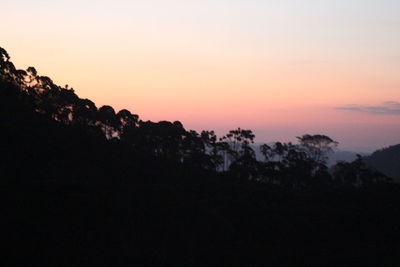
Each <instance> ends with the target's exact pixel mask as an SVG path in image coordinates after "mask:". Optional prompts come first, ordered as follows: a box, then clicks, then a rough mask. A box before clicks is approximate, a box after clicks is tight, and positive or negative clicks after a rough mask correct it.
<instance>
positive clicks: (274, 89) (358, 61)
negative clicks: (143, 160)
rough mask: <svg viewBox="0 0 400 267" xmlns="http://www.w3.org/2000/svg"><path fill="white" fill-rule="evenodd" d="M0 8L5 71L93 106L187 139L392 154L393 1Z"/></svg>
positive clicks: (399, 78)
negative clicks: (10, 66) (206, 135)
mask: <svg viewBox="0 0 400 267" xmlns="http://www.w3.org/2000/svg"><path fill="white" fill-rule="evenodd" d="M300 2H301V4H299V3H300ZM332 2H335V3H332ZM2 7H3V8H4V9H5V10H4V12H2V17H3V18H2V21H5V23H2V24H1V25H0V32H1V36H2V37H1V40H0V41H1V43H0V46H2V47H4V48H5V49H6V50H8V52H9V53H10V55H11V56H12V60H13V62H14V63H15V64H16V66H17V67H19V68H26V67H28V66H31V65H32V66H35V67H36V68H37V69H38V71H39V73H40V74H42V75H47V76H50V77H51V78H53V80H54V81H55V82H56V83H59V84H69V85H71V86H72V87H74V89H75V90H76V92H77V94H78V95H79V96H81V97H86V98H90V99H92V100H93V101H94V102H95V103H96V104H97V105H98V106H100V105H103V104H109V105H112V106H114V107H115V108H117V109H120V108H128V109H130V110H131V111H133V112H135V113H137V114H139V115H140V116H141V118H142V119H146V120H147V119H149V120H154V121H158V120H164V119H165V120H180V121H182V122H183V123H184V125H185V126H186V128H191V129H196V130H201V129H216V130H217V131H218V132H219V133H223V132H224V131H226V130H228V129H232V128H235V127H238V126H240V127H243V128H251V129H254V131H255V134H256V135H257V141H259V142H269V141H275V140H282V141H289V140H294V137H295V136H296V135H300V134H304V133H311V134H312V133H321V134H326V135H329V136H331V137H333V138H334V139H336V140H337V141H339V142H340V143H341V146H340V148H341V149H353V150H360V151H362V150H364V151H370V150H371V149H375V148H379V147H382V146H388V145H391V144H397V143H400V107H399V106H396V104H395V103H394V104H393V103H392V105H389V106H388V104H387V103H386V102H388V101H391V102H400V49H399V47H400V34H399V32H398V29H399V27H400V17H399V16H398V14H399V13H400V4H399V3H398V2H396V1H390V0H384V1H372V0H369V1H362V2H360V1H358V0H350V1H344V0H338V1H325V0H324V1H322V0H321V1H320V2H318V3H315V1H311V0H302V1H289V0H284V1H281V2H279V3H278V1H263V2H261V1H256V0H252V1H239V0H235V1H233V2H232V1H231V2H228V1H225V0H219V1H213V2H211V1H201V3H200V2H199V1H179V0H174V1H171V2H168V4H167V3H166V2H165V1H161V0H151V1H148V2H146V3H144V2H143V1H140V2H136V1H122V0H116V1H112V2H111V1H100V2H96V1H88V2H85V4H81V3H79V2H78V1H45V0H41V1H38V2H37V3H36V2H35V4H34V5H33V4H32V3H30V2H29V1H23V0H13V1H10V0H6V1H5V3H4V4H2ZM349 105H356V106H351V108H349ZM341 107H342V109H340V108H341ZM343 107H344V109H343ZM371 107H372V108H371ZM374 107H375V108H374ZM376 110H379V112H376Z"/></svg>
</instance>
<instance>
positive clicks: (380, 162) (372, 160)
mask: <svg viewBox="0 0 400 267" xmlns="http://www.w3.org/2000/svg"><path fill="white" fill-rule="evenodd" d="M365 161H366V162H367V164H368V165H369V166H371V167H373V168H375V169H376V170H378V171H380V172H382V173H384V174H386V175H387V176H389V177H391V178H393V179H395V181H396V182H400V144H398V145H395V146H390V147H388V148H384V149H381V150H377V151H375V152H374V153H372V154H371V155H370V156H368V157H366V158H365Z"/></svg>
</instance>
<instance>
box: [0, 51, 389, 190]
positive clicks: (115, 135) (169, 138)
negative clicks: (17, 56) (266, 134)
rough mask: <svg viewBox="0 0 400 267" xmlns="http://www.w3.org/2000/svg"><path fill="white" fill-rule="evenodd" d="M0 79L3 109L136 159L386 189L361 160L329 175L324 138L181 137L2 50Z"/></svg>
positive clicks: (243, 177) (179, 128)
mask: <svg viewBox="0 0 400 267" xmlns="http://www.w3.org/2000/svg"><path fill="white" fill-rule="evenodd" d="M0 79H1V80H0V82H1V91H2V92H1V93H2V98H3V102H4V105H3V108H9V109H12V108H13V105H14V108H15V103H17V102H18V103H20V104H21V105H23V107H24V108H26V109H29V110H31V111H33V112H35V113H37V114H40V115H41V116H44V117H46V118H49V119H51V120H53V121H55V122H57V123H59V124H62V125H65V126H67V127H75V128H77V127H78V128H80V129H83V131H85V132H86V133H89V135H91V136H96V138H99V139H102V140H103V141H104V142H105V143H107V144H113V145H115V146H118V147H124V149H127V150H129V153H128V154H129V155H132V157H133V158H142V159H151V160H152V161H158V162H165V164H167V165H168V166H180V168H181V167H183V168H187V169H190V170H192V171H205V172H208V173H213V175H215V176H222V177H229V178H230V179H233V180H237V181H244V182H247V181H253V182H256V183H265V184H273V185H276V186H282V187H285V188H291V189H303V188H307V187H315V186H316V187H321V186H331V187H342V186H352V187H359V186H364V185H369V184H375V183H387V182H390V179H389V178H388V177H386V176H385V175H383V174H381V173H379V172H377V171H374V170H371V169H369V168H367V166H366V164H365V163H364V161H363V159H362V157H361V156H359V157H358V158H357V159H356V160H355V161H354V162H351V163H348V162H338V163H337V164H336V165H335V166H333V167H332V168H331V169H329V168H328V167H327V159H328V156H329V154H330V153H333V151H334V149H335V148H336V147H337V146H338V142H337V141H335V140H333V139H331V138H330V137H328V136H326V135H320V134H316V135H310V134H305V135H303V136H299V137H297V141H298V142H297V143H296V144H294V143H291V142H289V143H281V142H276V143H273V144H263V145H260V146H255V145H254V140H255V135H254V133H253V132H252V131H251V130H249V129H241V128H237V129H234V130H231V131H229V132H228V133H227V134H225V135H223V136H221V137H218V136H217V135H216V133H215V132H214V131H201V132H196V131H193V130H186V129H185V128H184V126H183V125H182V123H181V122H179V121H175V122H169V121H160V122H152V121H143V120H141V119H140V117H139V116H138V115H137V114H134V113H131V112H130V111H129V110H127V109H122V110H120V111H115V110H114V108H113V107H111V106H108V105H105V106H101V107H99V108H98V107H96V105H95V104H94V103H93V102H92V101H91V100H89V99H82V98H80V97H78V95H77V94H76V93H75V91H74V89H73V88H69V86H68V85H65V86H63V87H62V86H58V85H56V84H55V83H54V82H53V81H52V80H51V79H50V78H49V77H46V76H40V75H39V74H38V72H37V71H36V69H35V68H34V67H29V68H28V69H26V70H19V69H17V68H16V67H15V66H14V64H13V63H12V62H11V61H10V56H9V55H8V53H7V51H6V50H5V49H3V48H0ZM6 99H8V100H6ZM11 99H14V100H11ZM13 101H14V102H13ZM6 102H8V103H6ZM12 103H14V104H12ZM256 149H259V153H260V154H261V155H262V158H261V159H260V158H257V156H256V154H257V153H256V151H255V150H256Z"/></svg>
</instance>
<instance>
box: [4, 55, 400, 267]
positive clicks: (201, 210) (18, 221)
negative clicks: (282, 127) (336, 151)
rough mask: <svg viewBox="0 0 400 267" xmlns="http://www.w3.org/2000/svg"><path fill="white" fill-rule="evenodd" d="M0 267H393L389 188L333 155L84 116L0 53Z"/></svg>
mask: <svg viewBox="0 0 400 267" xmlns="http://www.w3.org/2000/svg"><path fill="white" fill-rule="evenodd" d="M0 124H1V126H2V128H1V131H0V149H1V155H2V160H1V161H0V169H1V174H2V175H1V177H0V208H1V209H0V210H1V215H2V217H1V220H0V237H1V238H0V245H1V247H2V257H0V265H1V266H214V265H217V266H268V265H271V266H310V265H315V266H325V265H335V266H344V265H345V266H359V265H369V266H371V265H373V266H392V265H393V266H395V265H396V264H398V263H400V254H399V253H398V252H399V251H400V230H399V227H398V226H399V225H400V209H399V208H398V204H397V203H400V187H399V186H398V185H393V184H391V183H389V181H388V180H387V179H386V177H385V176H384V175H382V174H380V173H378V172H374V171H371V170H370V169H368V168H367V167H366V166H365V164H364V162H363V160H362V158H357V159H356V160H354V161H352V162H341V163H339V164H337V165H335V166H334V171H333V172H332V173H331V172H329V171H328V168H327V166H326V160H327V157H328V155H329V154H330V152H331V151H332V150H333V148H334V147H336V145H337V142H335V141H334V140H332V139H330V138H329V137H327V136H324V135H307V134H306V135H303V136H301V137H298V144H292V143H280V142H277V143H273V144H264V145H261V146H260V147H257V149H259V151H260V152H259V155H258V158H256V152H255V149H256V148H254V147H253V146H252V144H253V142H254V138H255V136H254V134H253V133H252V131H251V130H244V129H240V128H238V129H235V130H232V131H229V132H228V133H227V134H226V135H225V136H222V137H220V138H217V136H216V135H215V133H214V132H213V131H202V132H201V133H197V132H195V131H189V130H186V129H185V128H184V127H183V125H182V124H181V123H180V122H178V121H175V122H168V121H161V122H151V121H142V120H140V118H139V116H138V115H136V114H132V113H131V112H129V111H128V110H121V111H118V112H116V111H115V110H114V109H113V108H112V107H111V106H102V107H99V108H98V107H97V106H96V105H95V104H94V103H93V102H92V101H90V100H88V99H81V98H79V97H78V96H77V95H76V94H75V91H74V90H73V89H71V88H68V87H67V86H65V87H60V86H58V85H55V84H54V83H53V82H52V81H51V79H50V78H48V77H45V76H39V75H38V74H37V72H36V70H35V69H34V68H32V67H31V68H28V69H27V70H26V71H24V70H18V69H16V68H15V66H14V65H13V64H12V62H11V61H10V57H9V56H8V54H7V52H6V51H5V50H4V49H1V48H0Z"/></svg>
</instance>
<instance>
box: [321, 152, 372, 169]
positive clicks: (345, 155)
mask: <svg viewBox="0 0 400 267" xmlns="http://www.w3.org/2000/svg"><path fill="white" fill-rule="evenodd" d="M357 154H358V155H361V156H367V155H368V154H366V153H357V152H354V151H342V150H338V151H335V153H333V154H331V155H330V157H329V159H328V166H333V165H335V164H336V163H337V162H338V161H346V162H352V161H353V160H355V159H356V158H357Z"/></svg>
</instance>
